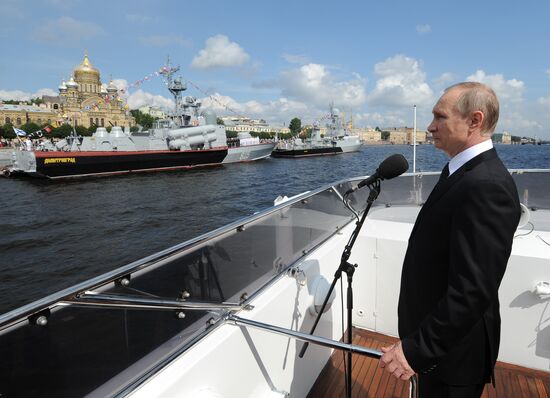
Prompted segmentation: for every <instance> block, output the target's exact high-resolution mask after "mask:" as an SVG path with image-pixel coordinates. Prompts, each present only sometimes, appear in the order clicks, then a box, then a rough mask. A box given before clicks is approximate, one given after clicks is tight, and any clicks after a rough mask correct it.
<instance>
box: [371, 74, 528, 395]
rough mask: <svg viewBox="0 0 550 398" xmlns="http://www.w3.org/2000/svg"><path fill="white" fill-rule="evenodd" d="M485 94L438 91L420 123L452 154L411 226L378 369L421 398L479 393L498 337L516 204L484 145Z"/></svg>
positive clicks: (471, 88) (489, 107)
mask: <svg viewBox="0 0 550 398" xmlns="http://www.w3.org/2000/svg"><path fill="white" fill-rule="evenodd" d="M498 115H499V104H498V100H497V97H496V95H495V93H494V92H493V90H492V89H490V88H489V87H487V86H485V85H483V84H480V83H473V82H468V83H460V84H457V85H454V86H451V87H449V88H448V89H447V90H445V92H444V94H443V95H442V97H441V98H440V99H439V101H438V102H437V104H436V105H435V107H434V108H433V121H432V122H431V124H430V126H429V127H428V131H429V132H430V133H432V135H433V139H434V145H435V146H436V147H437V148H439V149H441V150H443V151H444V152H446V153H447V154H448V155H449V157H450V158H451V159H450V161H449V163H448V165H447V166H445V169H444V170H443V172H442V173H441V178H440V180H439V182H438V183H437V185H436V186H435V188H434V189H433V191H432V192H431V194H430V196H429V197H428V200H427V201H426V203H425V204H424V206H423V207H422V210H421V211H420V213H419V215H418V217H417V219H416V222H415V224H414V227H413V230H412V232H411V236H410V238H409V245H408V248H407V253H406V255H405V260H404V263H403V271H402V275H401V291H400V295H399V308H398V315H399V336H400V338H401V340H400V341H399V342H398V343H396V344H394V345H392V346H389V347H384V348H383V349H382V351H383V352H384V355H383V356H382V358H381V360H380V366H381V367H382V368H384V369H385V370H387V371H389V372H391V373H392V374H393V375H394V376H395V377H397V378H400V379H403V380H407V379H409V378H410V377H411V376H412V375H413V374H414V373H418V377H419V386H418V387H419V393H420V397H436V398H439V397H479V396H481V394H482V392H483V388H484V385H485V383H487V382H489V381H492V382H493V386H494V372H493V368H494V365H495V362H496V359H497V355H498V348H499V341H500V314H499V301H498V288H499V286H500V282H501V280H502V277H503V275H504V271H505V270H506V264H507V262H508V258H509V257H510V252H511V248H512V239H513V235H514V232H515V230H516V228H517V225H518V221H519V216H520V207H519V199H518V193H517V189H516V186H515V184H514V181H513V180H512V177H511V176H510V174H509V172H508V171H507V170H506V168H505V167H504V165H503V164H502V162H501V161H500V159H499V158H498V156H497V153H496V151H495V149H494V148H493V145H492V141H491V134H492V133H493V131H494V129H495V126H496V124H497V121H498Z"/></svg>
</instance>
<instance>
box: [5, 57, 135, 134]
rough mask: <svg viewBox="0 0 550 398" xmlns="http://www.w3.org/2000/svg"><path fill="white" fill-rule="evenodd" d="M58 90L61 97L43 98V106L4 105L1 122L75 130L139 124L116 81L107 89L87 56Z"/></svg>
mask: <svg viewBox="0 0 550 398" xmlns="http://www.w3.org/2000/svg"><path fill="white" fill-rule="evenodd" d="M58 89H59V96H43V97H42V100H43V104H40V105H39V106H36V105H25V104H19V105H11V106H10V105H7V104H0V123H2V124H4V123H11V124H13V125H15V126H21V125H22V124H25V123H29V122H33V123H36V124H38V125H41V124H44V123H48V124H53V125H56V124H61V123H63V122H64V121H69V122H70V123H71V124H72V125H73V126H75V127H76V126H84V127H87V128H88V127H90V126H105V127H107V126H121V127H131V126H133V125H134V124H135V122H134V118H133V117H132V116H131V115H130V112H129V109H128V106H127V105H125V104H124V101H123V100H122V98H120V96H119V95H118V89H117V88H116V87H115V85H114V84H113V82H112V81H111V82H110V83H109V84H108V85H107V86H105V85H104V84H103V83H102V82H101V79H100V73H99V70H97V69H96V68H94V67H93V66H92V64H91V63H90V60H89V59H88V55H87V54H85V55H84V60H83V61H82V63H81V64H80V65H78V66H77V67H76V68H75V69H74V71H73V75H72V76H71V78H70V79H69V81H68V82H65V81H63V82H62V83H61V85H60V86H59V87H58Z"/></svg>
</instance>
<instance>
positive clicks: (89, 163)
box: [4, 60, 276, 178]
mask: <svg viewBox="0 0 550 398" xmlns="http://www.w3.org/2000/svg"><path fill="white" fill-rule="evenodd" d="M178 70H179V66H178V67H172V66H171V65H170V60H168V61H167V65H166V66H165V67H163V68H162V69H161V74H163V75H164V77H165V79H166V83H167V87H168V90H169V91H170V93H172V95H173V97H174V100H175V109H174V112H173V113H171V114H170V115H169V116H168V117H167V118H165V119H161V120H158V121H156V122H155V125H154V126H153V128H151V129H149V130H146V131H142V130H141V129H140V130H139V131H137V132H130V131H129V130H128V129H126V130H123V129H122V128H121V127H119V126H114V127H113V128H112V129H111V131H110V132H108V131H107V130H106V129H105V128H104V127H98V128H97V130H96V132H95V133H94V134H93V135H92V136H91V137H81V136H78V135H77V134H76V132H74V133H73V134H72V135H71V136H69V137H67V138H66V139H63V140H61V141H59V142H57V143H56V144H55V145H54V144H52V143H51V142H49V141H45V142H43V143H41V144H39V145H38V147H37V148H35V149H33V150H24V149H25V148H24V147H22V148H21V149H20V150H16V151H14V153H13V158H12V165H11V166H10V167H8V168H7V169H5V170H4V174H5V175H8V176H9V175H21V174H23V175H30V176H34V177H46V178H67V177H82V176H91V175H94V176H95V175H111V174H123V173H133V172H143V171H154V170H173V169H185V168H192V167H199V166H212V165H220V164H227V163H236V162H249V161H255V160H259V159H263V158H266V157H268V156H269V155H270V154H271V152H272V150H273V148H274V147H275V145H276V143H273V142H269V143H261V142H260V140H259V138H257V137H252V136H251V135H250V134H249V133H240V134H239V136H238V137H237V138H238V139H237V140H235V142H232V143H230V144H228V140H227V137H226V131H225V126H223V125H218V124H217V117H216V114H215V113H214V112H213V111H211V110H202V111H201V105H202V104H201V102H200V101H199V100H198V99H197V98H195V97H193V96H186V97H183V96H182V92H183V91H185V90H187V85H186V83H185V82H184V81H182V78H181V77H179V78H174V74H175V73H176V72H177V71H178ZM73 131H74V129H73Z"/></svg>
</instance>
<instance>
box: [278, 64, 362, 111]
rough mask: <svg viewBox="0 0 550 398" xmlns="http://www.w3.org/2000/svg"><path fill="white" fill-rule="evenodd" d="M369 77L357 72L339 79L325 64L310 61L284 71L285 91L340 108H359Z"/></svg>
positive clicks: (325, 106) (282, 81)
mask: <svg viewBox="0 0 550 398" xmlns="http://www.w3.org/2000/svg"><path fill="white" fill-rule="evenodd" d="M365 83H366V80H365V79H363V78H362V77H361V76H359V75H357V74H355V75H354V79H352V80H348V81H337V80H336V79H335V78H334V76H332V75H331V73H330V72H329V70H328V69H327V67H326V66H325V65H320V64H307V65H303V66H301V67H300V68H298V69H291V70H286V71H283V72H281V78H280V84H281V88H282V95H283V96H284V97H290V98H293V99H296V100H298V101H302V102H305V103H307V104H311V105H314V106H317V107H318V108H321V109H324V110H325V111H326V110H327V109H328V105H329V103H331V102H334V104H335V105H336V106H337V107H340V108H343V107H344V108H345V107H347V108H350V107H351V108H358V107H360V106H362V105H363V104H364V103H365V101H366V94H365Z"/></svg>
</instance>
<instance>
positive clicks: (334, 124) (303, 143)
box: [271, 105, 361, 158]
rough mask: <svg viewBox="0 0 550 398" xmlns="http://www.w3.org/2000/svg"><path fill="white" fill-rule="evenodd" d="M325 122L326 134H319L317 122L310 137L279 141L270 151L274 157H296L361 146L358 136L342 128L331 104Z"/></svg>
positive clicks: (348, 149)
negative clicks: (327, 119) (328, 120)
mask: <svg viewBox="0 0 550 398" xmlns="http://www.w3.org/2000/svg"><path fill="white" fill-rule="evenodd" d="M329 119H330V122H329V123H328V124H327V134H326V136H325V137H322V136H321V130H320V128H319V125H318V124H315V125H314V126H313V129H312V131H311V138H308V139H305V140H302V139H301V138H295V139H294V140H293V141H292V142H284V141H281V142H279V144H278V145H277V147H276V148H275V149H274V150H273V152H272V153H271V156H273V157H275V158H298V157H306V156H322V155H338V154H341V153H348V152H357V151H358V150H359V149H360V148H361V141H360V140H359V136H357V135H350V134H349V133H348V131H347V130H346V129H345V128H344V126H343V123H342V119H341V117H340V113H339V111H338V110H337V109H335V108H334V107H333V106H332V105H331V106H330V114H329Z"/></svg>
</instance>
